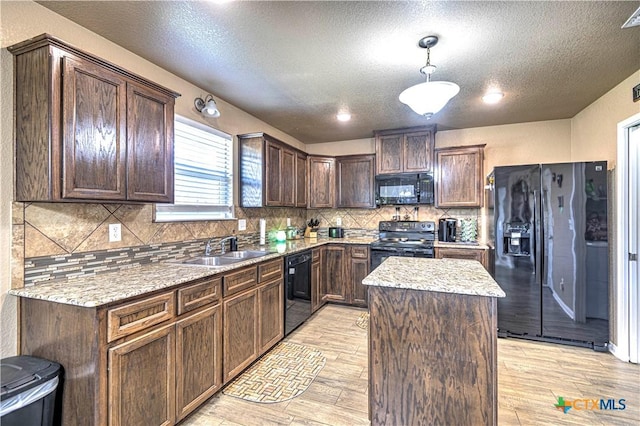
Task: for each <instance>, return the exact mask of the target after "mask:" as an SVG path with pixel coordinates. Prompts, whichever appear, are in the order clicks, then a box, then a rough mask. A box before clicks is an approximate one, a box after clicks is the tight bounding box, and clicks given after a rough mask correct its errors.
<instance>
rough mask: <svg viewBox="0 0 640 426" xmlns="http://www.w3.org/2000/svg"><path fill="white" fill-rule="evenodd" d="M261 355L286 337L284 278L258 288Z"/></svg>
mask: <svg viewBox="0 0 640 426" xmlns="http://www.w3.org/2000/svg"><path fill="white" fill-rule="evenodd" d="M258 311H259V315H258V323H259V328H260V333H259V337H260V354H263V353H265V352H266V351H268V350H269V349H271V347H272V346H273V345H275V344H276V343H278V342H279V341H280V340H281V339H282V338H283V337H284V285H283V281H282V278H280V279H277V280H274V281H271V282H270V283H267V284H265V285H261V286H260V287H258Z"/></svg>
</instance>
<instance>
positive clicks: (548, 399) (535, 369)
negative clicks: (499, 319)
mask: <svg viewBox="0 0 640 426" xmlns="http://www.w3.org/2000/svg"><path fill="white" fill-rule="evenodd" d="M361 312H364V310H362V309H356V308H348V307H342V306H336V305H329V306H325V307H324V308H322V309H321V310H320V311H319V312H318V313H316V314H315V315H314V316H313V317H312V318H311V319H310V320H309V321H307V323H306V324H304V325H302V327H300V328H298V329H297V330H296V331H295V332H293V333H292V334H290V335H289V336H288V337H287V339H286V340H287V341H290V342H293V343H299V344H303V345H308V346H312V347H315V348H318V349H319V350H321V351H322V352H323V353H324V355H325V356H326V358H327V363H326V365H325V367H324V368H323V369H322V371H321V372H320V374H319V375H318V377H317V378H316V379H315V380H314V382H313V383H312V384H311V386H309V389H307V391H306V392H305V393H303V394H302V395H301V396H299V397H297V398H294V399H292V400H289V401H285V402H281V403H275V404H258V403H251V402H246V401H243V400H241V399H237V398H234V397H231V396H227V395H223V394H222V393H218V394H217V395H216V396H214V397H213V398H211V399H210V400H209V402H208V403H206V404H205V405H204V406H203V407H202V408H200V409H199V410H198V411H197V412H195V413H194V414H193V415H192V416H190V417H189V418H187V419H186V420H185V421H184V422H183V423H182V425H189V426H195V425H197V426H203V425H207V426H208V425H271V424H282V425H360V424H369V421H368V416H367V332H366V330H363V329H361V328H359V327H358V326H356V324H355V322H356V319H357V318H358V316H359V315H360V313H361ZM452 332H454V331H452ZM559 396H562V397H564V398H565V399H568V400H574V399H582V398H586V399H600V398H605V399H609V398H613V399H615V400H616V401H617V400H618V399H621V398H624V399H625V400H626V404H627V405H626V409H625V410H621V411H578V410H575V409H570V410H569V412H568V413H566V414H564V413H563V412H562V411H559V410H557V409H556V408H555V407H554V404H556V403H557V397H559ZM498 398H499V408H498V421H499V424H500V425H565V424H566V425H572V424H580V425H640V366H638V365H635V364H629V363H624V362H621V361H619V360H617V359H616V358H614V357H613V356H612V355H611V354H607V353H597V352H594V351H592V350H590V349H584V348H574V347H569V346H560V345H554V344H547V343H538V342H535V343H534V342H528V341H524V340H517V339H499V340H498Z"/></svg>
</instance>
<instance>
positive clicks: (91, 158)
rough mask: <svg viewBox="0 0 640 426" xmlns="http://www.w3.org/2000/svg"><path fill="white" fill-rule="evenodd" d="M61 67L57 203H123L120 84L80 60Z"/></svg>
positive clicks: (121, 81) (123, 115) (113, 75)
mask: <svg viewBox="0 0 640 426" xmlns="http://www.w3.org/2000/svg"><path fill="white" fill-rule="evenodd" d="M63 61H64V71H63V84H62V86H63V97H62V122H63V128H64V133H63V135H64V136H63V143H62V144H63V148H62V150H63V158H64V162H63V165H62V173H63V175H62V180H63V185H62V197H63V198H78V199H97V200H124V199H125V197H126V195H125V193H126V182H127V180H126V152H127V150H126V147H125V138H126V105H127V101H126V96H127V85H126V81H125V80H124V79H123V78H122V77H121V76H119V75H118V74H116V73H114V72H112V71H110V70H108V69H105V68H103V67H99V66H97V65H94V64H92V63H91V62H89V61H86V60H83V59H80V58H78V59H73V58H70V57H65V58H64V59H63ZM54 107H55V106H54ZM54 187H55V185H54Z"/></svg>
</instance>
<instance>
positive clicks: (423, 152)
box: [403, 130, 435, 173]
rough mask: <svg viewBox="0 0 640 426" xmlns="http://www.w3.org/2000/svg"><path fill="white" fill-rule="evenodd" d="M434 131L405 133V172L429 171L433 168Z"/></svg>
mask: <svg viewBox="0 0 640 426" xmlns="http://www.w3.org/2000/svg"><path fill="white" fill-rule="evenodd" d="M434 143H435V138H434V134H433V132H432V131H428V130H427V131H421V132H414V133H406V134H405V135H404V164H403V171H404V172H407V173H409V172H429V171H432V170H433V147H434Z"/></svg>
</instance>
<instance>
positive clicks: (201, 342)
mask: <svg viewBox="0 0 640 426" xmlns="http://www.w3.org/2000/svg"><path fill="white" fill-rule="evenodd" d="M220 386H222V306H221V305H220V304H218V305H216V306H212V307H210V308H207V309H205V310H204V311H201V312H199V313H197V314H194V315H191V316H189V317H187V318H185V319H182V320H180V321H178V322H177V323H176V416H177V419H178V420H181V419H183V418H184V417H185V416H187V415H188V414H189V413H191V412H192V411H193V410H195V409H196V408H198V406H200V404H202V403H203V402H204V401H205V400H206V399H207V398H209V397H210V396H211V395H213V394H214V393H216V392H217V391H218V389H220Z"/></svg>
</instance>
